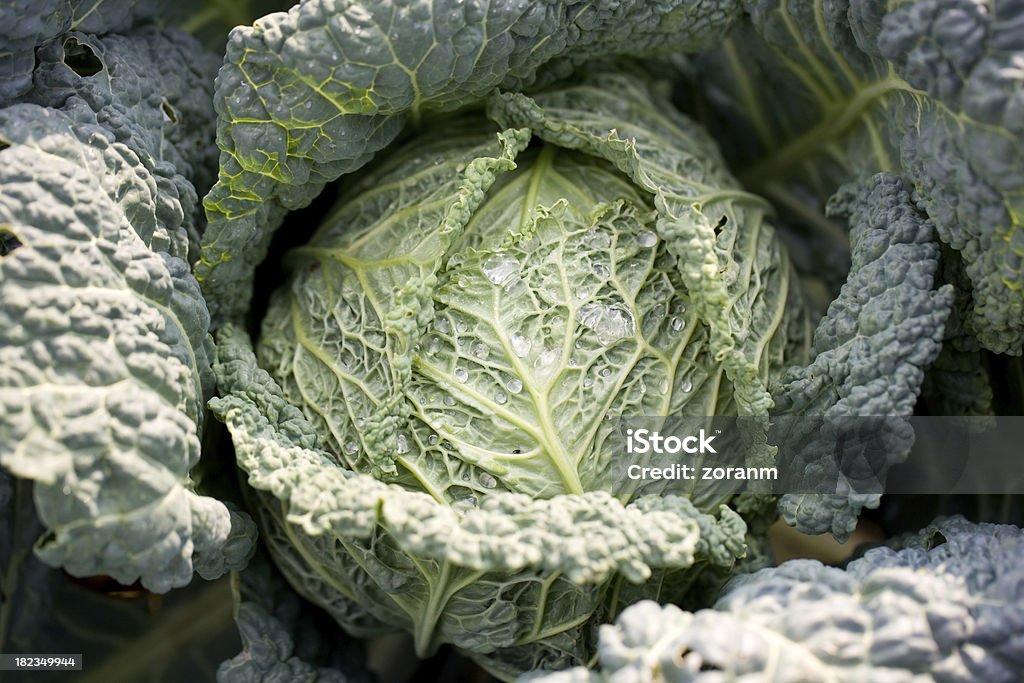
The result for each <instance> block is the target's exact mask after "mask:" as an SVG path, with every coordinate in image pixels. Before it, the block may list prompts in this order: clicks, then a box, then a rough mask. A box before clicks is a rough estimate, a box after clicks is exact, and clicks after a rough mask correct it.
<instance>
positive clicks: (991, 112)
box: [698, 0, 1024, 354]
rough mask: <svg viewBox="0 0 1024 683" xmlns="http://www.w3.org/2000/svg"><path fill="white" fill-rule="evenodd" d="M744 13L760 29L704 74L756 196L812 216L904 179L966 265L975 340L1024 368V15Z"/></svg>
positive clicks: (975, 8)
mask: <svg viewBox="0 0 1024 683" xmlns="http://www.w3.org/2000/svg"><path fill="white" fill-rule="evenodd" d="M745 6H746V8H747V10H748V12H749V14H750V21H749V22H746V23H744V24H743V25H741V26H740V27H739V28H738V30H737V32H736V33H734V34H733V35H732V37H731V38H730V40H729V41H728V42H727V43H726V45H725V47H724V48H723V49H722V50H720V51H718V52H716V53H714V54H713V55H709V56H707V57H704V58H702V60H701V62H700V63H699V65H698V68H699V72H700V73H701V76H702V79H701V87H702V88H704V89H705V90H706V92H707V95H708V100H709V102H710V103H711V105H712V109H713V110H714V111H715V112H717V113H718V114H720V116H716V117H714V118H713V119H712V125H713V128H714V130H715V132H716V134H717V137H719V138H720V139H721V140H723V141H726V143H727V146H728V148H729V149H731V151H732V154H731V156H732V161H733V163H734V167H737V168H741V169H743V172H742V173H741V178H742V180H743V181H744V183H745V184H746V185H747V187H749V188H751V189H752V190H754V191H756V192H760V193H762V194H764V195H766V196H769V197H771V198H773V199H775V200H777V201H778V203H779V204H780V205H781V206H785V207H789V208H795V211H794V215H796V216H808V215H815V214H820V213H821V209H822V207H823V205H824V201H825V199H826V198H827V197H828V196H829V195H830V194H831V193H832V192H833V191H834V190H835V188H836V187H838V185H839V184H841V183H843V182H846V181H848V180H851V179H855V178H860V177H865V176H867V175H870V174H872V173H875V172H879V171H889V172H893V173H896V174H899V175H901V176H903V177H904V178H905V179H906V180H907V182H908V184H909V187H910V188H911V189H912V190H913V192H914V201H915V203H917V204H918V205H919V206H920V208H921V209H922V210H924V211H925V212H926V213H927V215H928V217H929V218H930V219H931V220H932V222H933V223H934V224H935V228H936V231H937V233H938V235H939V238H940V239H941V241H942V242H943V243H945V244H947V245H949V246H950V247H952V248H953V249H954V250H956V251H957V252H959V255H960V257H961V258H962V259H963V262H964V270H965V273H966V278H965V280H966V283H968V289H967V290H966V291H964V292H963V294H964V295H965V297H966V298H967V301H966V305H965V307H964V309H965V312H966V315H965V317H964V321H963V324H964V328H965V332H967V333H969V334H970V335H971V336H972V338H974V339H975V343H980V344H981V345H982V346H984V347H985V348H988V349H990V350H993V351H997V352H1006V353H1013V354H1020V353H1021V348H1022V343H1024V280H1022V270H1024V229H1022V224H1021V221H1022V216H1024V211H1022V209H1021V199H1020V198H1021V195H1022V188H1024V175H1022V169H1024V123H1022V122H1024V116H1022V115H1021V112H1022V110H1024V109H1022V108H1024V71H1022V70H1021V68H1020V63H1021V60H1022V59H1024V31H1021V22H1022V21H1024V3H1021V2H1019V1H1018V0H985V1H981V2H975V1H973V0H917V1H904V2H898V3H890V4H888V5H886V4H884V3H871V2H863V3H857V2H848V1H847V0H843V1H841V2H811V1H808V0H797V1H793V2H785V3H781V2H778V1H777V0H749V1H748V2H745ZM723 122H725V123H724V125H723ZM815 222H819V221H812V223H815Z"/></svg>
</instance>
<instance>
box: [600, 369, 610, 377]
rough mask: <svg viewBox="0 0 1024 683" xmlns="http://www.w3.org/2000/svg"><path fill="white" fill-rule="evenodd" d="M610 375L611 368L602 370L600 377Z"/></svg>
mask: <svg viewBox="0 0 1024 683" xmlns="http://www.w3.org/2000/svg"><path fill="white" fill-rule="evenodd" d="M610 374H612V369H611V368H604V369H603V370H601V376H602V377H607V376H608V375H610Z"/></svg>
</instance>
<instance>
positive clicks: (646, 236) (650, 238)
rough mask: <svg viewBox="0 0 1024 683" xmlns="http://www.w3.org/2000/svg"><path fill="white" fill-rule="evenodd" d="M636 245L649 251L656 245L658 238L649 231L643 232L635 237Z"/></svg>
mask: <svg viewBox="0 0 1024 683" xmlns="http://www.w3.org/2000/svg"><path fill="white" fill-rule="evenodd" d="M636 243H637V244H639V245H640V246H641V247H643V248H644V249H650V248H651V247H653V246H654V245H655V244H657V243H658V236H657V235H655V234H654V233H653V232H651V231H650V230H644V231H643V232H641V233H640V234H639V235H637V236H636Z"/></svg>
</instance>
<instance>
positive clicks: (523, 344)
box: [511, 334, 533, 358]
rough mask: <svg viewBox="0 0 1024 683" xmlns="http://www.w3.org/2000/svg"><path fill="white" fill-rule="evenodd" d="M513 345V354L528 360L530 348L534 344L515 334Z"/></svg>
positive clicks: (512, 340)
mask: <svg viewBox="0 0 1024 683" xmlns="http://www.w3.org/2000/svg"><path fill="white" fill-rule="evenodd" d="M511 343H512V353H514V354H516V355H517V356H519V357H520V358H526V356H528V355H529V353H530V347H532V346H533V342H531V341H530V340H529V339H527V338H526V337H524V336H523V335H521V334H513V335H512V339H511Z"/></svg>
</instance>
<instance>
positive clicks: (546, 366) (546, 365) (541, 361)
mask: <svg viewBox="0 0 1024 683" xmlns="http://www.w3.org/2000/svg"><path fill="white" fill-rule="evenodd" d="M561 356H562V354H561V352H560V351H559V350H558V349H544V350H543V351H542V352H541V354H540V355H539V356H537V362H536V363H535V364H534V365H535V367H536V368H537V370H539V371H540V372H541V373H542V374H546V373H547V372H548V371H549V370H551V369H553V368H554V367H555V365H556V364H557V363H558V359H559V358H561Z"/></svg>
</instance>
